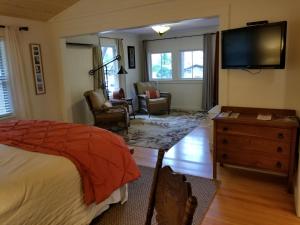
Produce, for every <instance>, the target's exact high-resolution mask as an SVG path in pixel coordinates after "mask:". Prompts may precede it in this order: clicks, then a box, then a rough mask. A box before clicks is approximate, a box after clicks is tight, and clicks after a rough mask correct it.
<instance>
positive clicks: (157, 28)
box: [152, 25, 171, 36]
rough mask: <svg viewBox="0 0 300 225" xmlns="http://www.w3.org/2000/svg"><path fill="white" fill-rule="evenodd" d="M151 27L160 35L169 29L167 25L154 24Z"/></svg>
mask: <svg viewBox="0 0 300 225" xmlns="http://www.w3.org/2000/svg"><path fill="white" fill-rule="evenodd" d="M152 29H153V30H154V31H155V32H156V33H158V34H159V35H160V36H162V35H163V34H164V33H166V32H167V31H168V30H170V29H171V27H169V26H167V25H155V26H152Z"/></svg>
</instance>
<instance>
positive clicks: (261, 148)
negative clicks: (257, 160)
mask: <svg viewBox="0 0 300 225" xmlns="http://www.w3.org/2000/svg"><path fill="white" fill-rule="evenodd" d="M217 148H221V149H223V148H226V149H232V150H240V151H241V150H243V149H245V150H249V151H251V150H254V151H256V152H262V153H266V154H269V155H270V156H276V157H284V158H287V159H288V158H289V156H290V144H289V143H286V142H282V141H277V140H276V141H273V140H270V139H265V138H259V137H249V136H240V135H229V134H227V135H226V134H219V135H218V136H217Z"/></svg>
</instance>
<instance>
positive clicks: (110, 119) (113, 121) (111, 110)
mask: <svg viewBox="0 0 300 225" xmlns="http://www.w3.org/2000/svg"><path fill="white" fill-rule="evenodd" d="M101 91H102V90H99V92H100V93H101ZM93 92H95V91H86V92H85V93H84V97H85V99H86V101H87V104H88V106H89V108H90V110H91V112H92V114H93V116H94V125H95V126H97V127H101V128H104V129H108V130H112V131H114V128H116V127H118V128H121V129H125V130H126V132H127V133H128V127H129V126H130V120H129V114H128V110H127V109H128V105H127V103H126V102H118V103H113V102H112V106H110V107H104V108H101V109H95V108H94V107H93V104H92V100H91V94H92V93H93Z"/></svg>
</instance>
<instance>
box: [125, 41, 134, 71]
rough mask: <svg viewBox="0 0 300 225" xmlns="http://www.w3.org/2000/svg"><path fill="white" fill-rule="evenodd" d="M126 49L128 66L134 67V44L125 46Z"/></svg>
mask: <svg viewBox="0 0 300 225" xmlns="http://www.w3.org/2000/svg"><path fill="white" fill-rule="evenodd" d="M127 51H128V68H129V69H135V50H134V46H127Z"/></svg>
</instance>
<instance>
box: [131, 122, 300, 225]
mask: <svg viewBox="0 0 300 225" xmlns="http://www.w3.org/2000/svg"><path fill="white" fill-rule="evenodd" d="M208 134H209V130H208V128H205V127H198V128H196V129H195V130H194V131H193V132H191V133H190V134H189V135H187V136H186V137H185V138H183V139H182V140H181V141H179V142H178V143H177V144H176V145H175V146H173V147H172V148H171V149H170V150H169V151H168V152H167V154H166V156H165V160H164V164H168V165H170V166H171V167H172V168H173V169H174V170H175V171H176V172H181V173H185V174H191V175H195V176H202V177H208V178H211V177H212V155H211V151H210V149H209V142H208ZM134 148H135V153H134V158H135V160H136V162H137V164H139V165H144V166H150V167H154V166H155V163H156V157H157V150H156V149H148V148H143V147H134ZM218 174H219V177H218V179H219V180H220V183H221V184H220V187H219V190H218V192H217V194H216V196H215V198H214V200H213V202H212V204H211V206H210V208H209V210H208V212H207V214H206V216H205V218H204V220H203V221H202V223H201V225H300V219H299V218H298V217H296V215H295V208H294V198H293V195H291V194H289V193H287V190H286V184H285V182H286V179H285V178H283V177H279V176H275V175H269V174H262V173H257V172H253V171H245V170H240V169H236V168H230V167H223V168H220V167H219V168H218ZM200 204H201V203H200Z"/></svg>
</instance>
